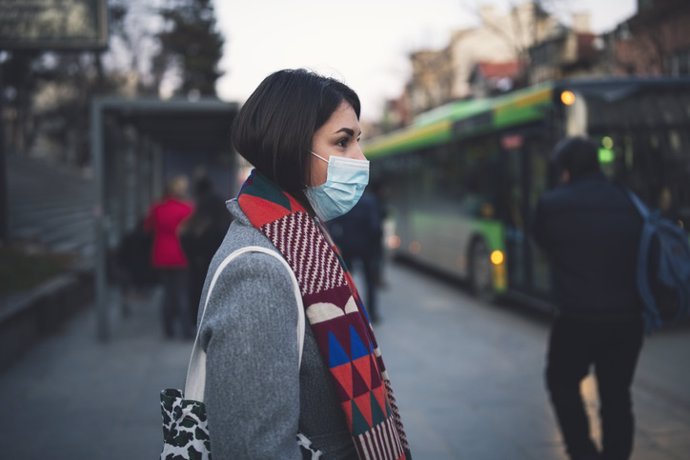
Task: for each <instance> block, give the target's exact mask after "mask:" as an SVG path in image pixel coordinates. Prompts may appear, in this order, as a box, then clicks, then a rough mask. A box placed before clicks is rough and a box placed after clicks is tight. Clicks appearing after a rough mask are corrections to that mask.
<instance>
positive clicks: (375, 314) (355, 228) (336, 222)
mask: <svg viewBox="0 0 690 460" xmlns="http://www.w3.org/2000/svg"><path fill="white" fill-rule="evenodd" d="M328 229H329V231H330V232H331V235H332V236H333V241H334V242H335V244H336V245H337V246H338V248H339V249H340V252H341V255H342V256H343V260H344V261H345V265H347V268H348V269H350V270H353V271H354V270H355V267H356V266H358V265H360V264H361V267H362V271H363V273H364V282H365V284H366V294H367V302H366V303H365V304H364V305H365V307H366V308H367V311H368V313H369V318H370V319H371V322H372V323H377V322H378V321H379V319H380V317H379V310H378V306H377V295H376V294H377V292H376V291H377V288H378V282H379V276H380V272H379V270H380V266H379V264H380V262H381V261H380V259H381V257H382V255H383V251H382V243H381V242H382V239H383V225H382V215H381V207H380V206H379V201H378V198H377V197H376V195H374V194H373V193H371V192H364V194H363V195H362V198H361V199H360V200H359V202H357V204H356V205H355V207H354V208H352V210H351V211H350V212H348V213H347V214H344V215H342V216H340V217H337V218H335V219H333V220H332V221H330V222H329V223H328Z"/></svg>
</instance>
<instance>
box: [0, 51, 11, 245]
mask: <svg viewBox="0 0 690 460" xmlns="http://www.w3.org/2000/svg"><path fill="white" fill-rule="evenodd" d="M2 80H3V78H2V65H0V89H2V88H3V81H2ZM4 99H5V97H4V95H3V94H0V244H6V243H7V242H8V241H9V224H8V221H9V217H10V216H9V212H8V209H7V166H6V161H7V160H6V158H5V155H7V153H6V152H5V103H4Z"/></svg>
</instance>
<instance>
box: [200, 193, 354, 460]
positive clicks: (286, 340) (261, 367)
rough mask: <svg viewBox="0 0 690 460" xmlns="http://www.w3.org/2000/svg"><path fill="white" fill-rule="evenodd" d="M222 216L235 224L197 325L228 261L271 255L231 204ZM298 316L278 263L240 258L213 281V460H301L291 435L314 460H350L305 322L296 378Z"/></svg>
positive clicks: (209, 357) (209, 386) (209, 356)
mask: <svg viewBox="0 0 690 460" xmlns="http://www.w3.org/2000/svg"><path fill="white" fill-rule="evenodd" d="M228 210H229V211H230V213H231V214H232V215H233V217H234V221H233V222H232V224H231V226H230V228H229V230H228V233H227V235H226V236H225V239H224V241H223V243H222V244H221V246H220V248H219V249H218V251H217V252H216V255H215V256H214V258H213V261H212V262H211V265H210V267H209V271H208V275H207V278H206V283H205V286H204V290H203V294H202V297H201V306H200V308H199V318H201V314H202V309H203V305H204V301H205V299H206V295H207V289H208V284H209V283H210V279H211V277H212V276H213V274H214V273H215V271H216V268H217V267H218V265H219V264H220V263H221V262H222V261H223V259H224V258H225V257H226V256H227V255H229V254H230V253H231V252H233V251H235V250H237V249H239V248H242V247H245V246H254V245H255V246H262V247H265V248H268V249H272V250H276V249H275V247H274V246H273V245H272V244H271V242H270V241H269V240H268V238H266V237H265V236H264V235H263V234H262V233H261V232H259V231H258V230H256V229H255V228H254V227H252V225H251V224H250V222H249V220H248V219H247V217H246V216H245V215H244V213H243V212H242V210H241V209H240V207H239V205H238V204H237V201H236V200H230V201H228ZM276 251H277V250H276ZM297 314H298V313H297V303H296V302H295V298H294V294H293V285H292V281H291V278H290V274H289V272H288V271H287V269H286V268H285V266H284V265H282V263H281V262H280V261H279V260H278V259H276V258H274V257H271V256H269V255H266V254H261V253H258V252H254V253H246V254H243V255H241V256H239V257H238V258H237V259H235V260H234V261H233V262H232V263H231V264H230V265H229V266H228V267H226V268H225V270H223V273H222V274H221V275H220V277H219V279H218V281H217V283H216V285H215V287H214V289H213V292H212V293H211V297H210V299H209V303H208V307H207V311H206V314H205V316H204V319H203V322H202V324H201V325H200V336H199V337H200V345H201V346H202V347H203V349H204V350H205V351H206V387H205V398H204V400H205V403H206V410H207V413H208V424H209V425H208V426H209V431H210V433H211V451H212V453H213V458H214V459H216V460H226V459H228V460H229V459H233V460H234V459H253V460H257V459H301V458H302V455H303V454H302V453H301V451H300V450H301V449H300V448H299V447H298V445H297V442H296V435H297V433H298V432H300V433H303V434H304V435H306V436H307V437H308V438H309V439H310V440H311V441H312V448H315V449H319V450H321V451H322V453H323V456H322V457H321V458H324V459H350V458H357V455H356V452H355V449H354V445H353V443H352V440H351V437H350V433H349V431H348V429H347V425H346V422H345V416H344V414H343V411H342V409H341V408H340V405H339V402H338V397H337V395H336V393H335V390H334V389H333V386H332V383H331V377H330V374H329V371H328V368H327V367H326V366H325V364H324V362H323V359H322V357H321V355H320V353H319V350H318V347H317V343H316V340H315V338H314V336H313V334H312V331H311V327H309V323H308V320H307V325H306V332H305V338H304V351H303V356H302V364H301V368H298V359H299V358H298V337H297V333H296V327H297Z"/></svg>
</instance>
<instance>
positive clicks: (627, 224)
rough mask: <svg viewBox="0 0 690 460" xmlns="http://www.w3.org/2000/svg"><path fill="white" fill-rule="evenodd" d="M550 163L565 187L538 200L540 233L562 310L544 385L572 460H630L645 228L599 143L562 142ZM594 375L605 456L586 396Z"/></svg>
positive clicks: (538, 238) (640, 331) (553, 332)
mask: <svg viewBox="0 0 690 460" xmlns="http://www.w3.org/2000/svg"><path fill="white" fill-rule="evenodd" d="M553 160H554V161H555V163H556V167H557V168H558V170H559V171H560V179H561V185H560V186H559V187H557V188H556V189H554V190H551V191H548V192H546V193H545V194H544V195H543V196H542V197H541V199H540V201H539V204H538V206H537V212H536V216H535V222H534V229H533V230H534V235H535V239H536V241H537V243H538V244H539V245H540V246H541V247H542V248H543V249H544V251H545V252H546V254H547V256H548V258H549V261H550V266H551V270H552V280H553V294H554V297H555V303H556V306H557V308H558V312H557V316H556V319H555V321H554V324H553V327H552V330H551V337H550V341H549V350H548V357H547V368H546V383H547V387H548V390H549V393H550V397H551V402H552V404H553V407H554V411H555V413H556V418H557V420H558V423H559V426H560V429H561V433H562V434H563V438H564V440H565V444H566V449H567V451H568V454H569V455H570V458H571V459H583V460H584V459H606V460H618V459H627V458H629V457H630V454H631V452H632V445H633V432H634V421H633V414H632V400H631V394H630V386H631V384H632V380H633V374H634V372H635V367H636V365H637V360H638V356H639V354H640V350H641V348H642V338H643V325H642V317H641V310H642V302H641V299H640V298H639V295H638V291H637V286H636V277H635V274H636V263H637V254H638V243H639V239H640V234H641V230H642V220H641V218H640V217H639V216H638V214H637V212H636V210H635V208H634V207H633V205H632V203H631V202H630V201H629V199H628V198H627V196H626V194H625V192H624V190H622V189H621V188H620V187H617V186H615V185H614V184H612V183H611V182H609V181H608V180H607V178H606V177H605V176H604V175H603V174H602V172H601V171H600V168H599V162H598V148H597V145H596V144H595V143H593V142H591V141H590V140H588V139H585V138H581V137H576V138H568V139H565V140H563V141H562V142H561V143H559V144H558V145H557V146H556V149H555V150H554V155H553ZM591 366H593V367H594V373H595V376H596V379H597V386H598V389H599V399H600V407H601V408H600V416H601V423H602V433H603V436H602V437H603V439H602V445H603V449H602V452H601V453H599V452H598V450H597V448H596V447H595V444H594V442H593V441H592V439H591V438H590V435H589V422H588V419H587V414H586V412H585V408H584V404H583V401H582V397H581V395H580V382H581V381H582V380H583V379H584V378H585V377H586V376H587V375H588V374H589V370H590V367H591Z"/></svg>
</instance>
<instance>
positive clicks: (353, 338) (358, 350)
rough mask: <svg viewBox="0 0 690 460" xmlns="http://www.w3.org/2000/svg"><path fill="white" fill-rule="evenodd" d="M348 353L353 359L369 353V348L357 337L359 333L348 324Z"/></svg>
mask: <svg viewBox="0 0 690 460" xmlns="http://www.w3.org/2000/svg"><path fill="white" fill-rule="evenodd" d="M350 354H351V355H352V360H353V361H354V360H355V359H357V358H361V357H362V356H367V355H368V354H369V350H368V349H367V347H365V346H364V344H363V343H362V339H360V338H359V334H357V331H356V330H355V328H354V327H353V326H352V325H350Z"/></svg>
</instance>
